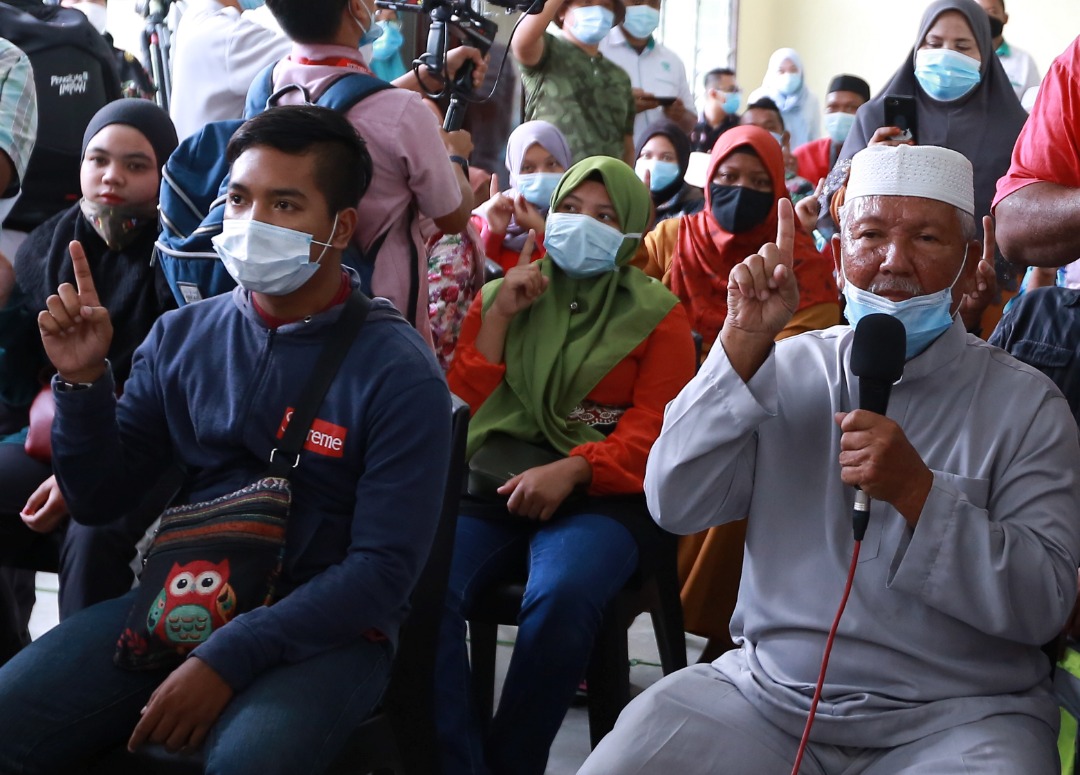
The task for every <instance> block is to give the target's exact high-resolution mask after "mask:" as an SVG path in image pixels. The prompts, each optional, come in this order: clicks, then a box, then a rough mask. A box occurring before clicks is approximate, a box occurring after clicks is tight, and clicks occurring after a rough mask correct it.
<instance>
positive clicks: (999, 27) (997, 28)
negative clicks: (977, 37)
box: [990, 16, 1005, 40]
mask: <svg viewBox="0 0 1080 775" xmlns="http://www.w3.org/2000/svg"><path fill="white" fill-rule="evenodd" d="M1004 31H1005V22H1003V21H1001V19H995V18H994V17H993V16H991V17H990V39H991V40H993V39H994V38H1000V37H1001V33H1002V32H1004Z"/></svg>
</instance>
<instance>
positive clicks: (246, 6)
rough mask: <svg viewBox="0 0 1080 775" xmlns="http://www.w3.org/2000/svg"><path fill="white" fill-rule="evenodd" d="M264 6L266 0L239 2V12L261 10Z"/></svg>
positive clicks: (244, 0)
mask: <svg viewBox="0 0 1080 775" xmlns="http://www.w3.org/2000/svg"><path fill="white" fill-rule="evenodd" d="M265 4H266V0H240V10H241V11H254V10H255V9H256V8H262V7H263V5H265Z"/></svg>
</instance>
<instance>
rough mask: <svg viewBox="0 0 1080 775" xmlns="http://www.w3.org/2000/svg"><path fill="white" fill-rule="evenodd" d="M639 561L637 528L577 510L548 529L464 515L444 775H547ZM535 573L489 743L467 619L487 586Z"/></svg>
mask: <svg viewBox="0 0 1080 775" xmlns="http://www.w3.org/2000/svg"><path fill="white" fill-rule="evenodd" d="M637 564H638V551H637V545H636V544H635V543H634V539H633V537H632V536H631V535H630V531H628V530H627V529H626V528H625V527H623V526H622V525H620V524H619V523H618V522H617V521H616V520H614V519H611V518H610V517H606V516H601V515H598V514H575V515H569V516H563V517H556V518H555V519H554V520H552V521H550V522H545V523H535V522H530V521H528V520H524V519H523V520H521V521H520V522H518V521H513V520H507V521H505V522H504V521H498V520H487V519H479V518H475V517H467V516H463V517H461V519H460V520H459V522H458V528H457V537H456V540H455V544H454V559H453V563H452V565H451V569H450V585H449V592H448V595H447V602H446V611H445V614H444V616H443V623H442V631H441V636H440V643H439V655H438V669H437V670H436V686H435V703H436V705H435V716H436V722H437V724H438V729H439V743H440V748H441V754H442V761H443V775H463V774H465V773H468V774H469V775H477V774H479V773H485V774H486V773H494V774H495V775H503V774H504V773H505V774H506V775H510V774H511V773H512V774H513V775H542V774H543V772H544V768H545V767H546V765H547V758H548V749H549V748H550V747H551V742H552V740H554V739H555V734H556V733H557V732H558V731H559V726H560V725H561V724H562V720H563V717H564V716H565V715H566V711H567V709H568V708H569V707H570V702H571V701H572V699H573V697H574V692H575V690H576V689H577V686H578V684H579V683H580V682H581V679H582V678H583V677H584V675H585V668H586V666H587V665H588V662H589V654H590V653H591V651H592V646H593V641H594V640H595V638H596V633H597V630H598V629H599V627H600V621H601V618H602V616H603V612H604V608H605V607H606V605H607V603H608V602H609V601H610V600H611V599H612V598H613V597H614V596H615V594H616V593H617V592H618V591H619V590H620V589H621V588H622V587H623V585H624V584H625V583H626V581H627V579H629V578H630V575H631V574H632V573H633V572H634V570H635V569H636V568H637ZM526 574H527V576H528V580H527V582H526V585H525V596H524V599H523V601H522V605H521V613H520V615H519V616H518V632H517V641H516V642H515V644H514V650H513V654H512V655H511V658H510V667H509V669H508V670H507V674H506V680H505V682H504V684H503V691H502V696H501V698H500V699H499V703H498V710H497V712H496V713H495V718H494V719H493V720H492V723H491V727H490V731H489V732H488V734H487V737H486V739H485V738H484V737H483V735H482V733H481V723H480V721H479V719H478V718H477V714H476V710H475V709H474V707H473V705H472V702H471V700H470V691H469V666H468V654H467V650H466V645H465V622H466V617H467V615H468V611H469V608H470V606H471V605H472V601H473V600H474V599H475V598H476V596H477V594H478V593H479V592H480V591H482V590H483V589H484V588H485V587H486V586H488V585H490V584H492V583H495V582H497V581H503V580H513V579H520V578H524V577H525V576H526Z"/></svg>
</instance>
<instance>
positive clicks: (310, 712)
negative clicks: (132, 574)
mask: <svg viewBox="0 0 1080 775" xmlns="http://www.w3.org/2000/svg"><path fill="white" fill-rule="evenodd" d="M133 594H134V593H129V594H127V595H124V596H123V597H119V598H116V599H114V600H107V601H105V602H103V603H99V604H97V605H95V606H91V607H90V608H86V609H84V610H82V611H80V612H79V613H77V614H75V615H74V616H72V617H70V618H69V619H66V620H65V621H64V622H63V623H61V624H60V625H59V626H57V627H55V628H54V629H52V630H50V631H49V632H48V633H46V634H45V635H44V636H42V637H41V638H39V639H38V640H37V641H35V642H34V643H32V644H31V645H30V646H28V647H27V648H25V649H23V650H22V651H21V652H19V654H18V655H16V656H15V658H14V659H12V660H11V661H10V662H8V663H7V664H6V665H5V666H4V667H3V669H0V773H20V774H26V775H29V773H56V772H69V771H72V770H75V769H77V767H78V766H79V765H81V764H82V763H85V762H87V761H90V760H92V759H93V758H95V757H96V756H98V755H99V754H101V753H103V752H105V751H109V750H111V749H113V748H115V747H117V746H119V745H123V744H125V743H126V742H127V739H128V737H129V736H130V735H131V732H132V730H133V729H134V728H135V724H136V723H137V721H138V719H139V710H140V709H141V708H142V707H143V706H144V705H145V704H146V702H147V700H149V698H150V695H151V694H152V693H153V691H154V689H155V688H157V686H158V684H160V683H161V682H162V681H163V680H164V679H165V677H166V676H167V675H168V671H165V670H151V671H130V670H122V669H120V668H118V667H115V666H114V665H113V661H112V658H113V651H114V650H115V648H116V639H117V635H118V634H119V633H120V630H121V629H122V627H123V623H124V619H125V618H126V616H127V612H128V609H129V608H130V607H131V603H132V598H133ZM390 651H391V648H390V646H389V644H387V643H371V642H369V641H367V640H363V639H360V640H358V641H357V642H356V643H352V644H349V645H347V646H342V647H339V648H336V649H333V650H331V651H327V652H325V653H323V654H320V655H318V656H316V657H313V658H311V659H308V660H305V661H303V662H298V663H295V664H281V665H278V666H276V667H273V668H271V669H270V670H267V671H266V672H265V673H263V674H262V675H260V676H259V677H258V678H257V679H256V680H255V682H254V683H252V684H251V685H250V686H248V687H247V688H246V689H244V690H243V691H241V692H239V693H238V694H236V696H234V697H233V699H232V701H231V702H230V703H229V704H228V705H227V706H226V707H225V711H224V712H223V713H222V715H221V717H220V718H219V719H218V721H217V723H216V724H215V725H214V727H213V729H212V730H211V732H210V735H209V737H208V738H207V740H206V742H205V743H204V746H203V752H204V754H205V759H206V772H207V773H229V775H239V774H246V773H251V774H252V775H255V774H256V773H258V774H259V775H266V774H268V773H282V774H283V775H284V774H285V773H297V772H320V771H322V770H324V769H326V767H327V766H328V765H329V763H330V762H331V761H333V758H334V756H336V755H337V753H338V752H339V750H340V749H341V747H342V746H343V745H344V743H345V741H346V740H347V739H348V736H349V734H350V733H351V732H352V730H354V729H355V728H356V727H357V726H358V725H359V724H360V722H361V721H363V720H364V719H365V718H367V717H368V716H369V715H370V714H371V711H372V709H373V708H374V707H375V705H376V703H377V702H378V701H379V698H380V697H381V696H382V693H383V690H384V688H385V686H386V682H387V680H388V678H389V675H390Z"/></svg>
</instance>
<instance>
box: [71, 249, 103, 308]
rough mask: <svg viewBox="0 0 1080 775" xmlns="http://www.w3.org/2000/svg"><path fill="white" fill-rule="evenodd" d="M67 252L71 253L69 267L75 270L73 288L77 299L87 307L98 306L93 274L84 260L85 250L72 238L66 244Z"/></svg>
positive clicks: (99, 304)
mask: <svg viewBox="0 0 1080 775" xmlns="http://www.w3.org/2000/svg"><path fill="white" fill-rule="evenodd" d="M68 252H70V253H71V267H72V269H74V270H75V289H76V290H77V291H78V292H79V301H80V302H82V303H83V304H84V305H86V306H88V307H99V306H101V303H100V302H99V301H98V294H97V288H95V287H94V276H93V275H92V274H90V263H89V262H88V261H87V260H86V251H84V250H83V246H82V243H80V242H79V241H78V240H72V241H71V242H70V243H69V244H68Z"/></svg>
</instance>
